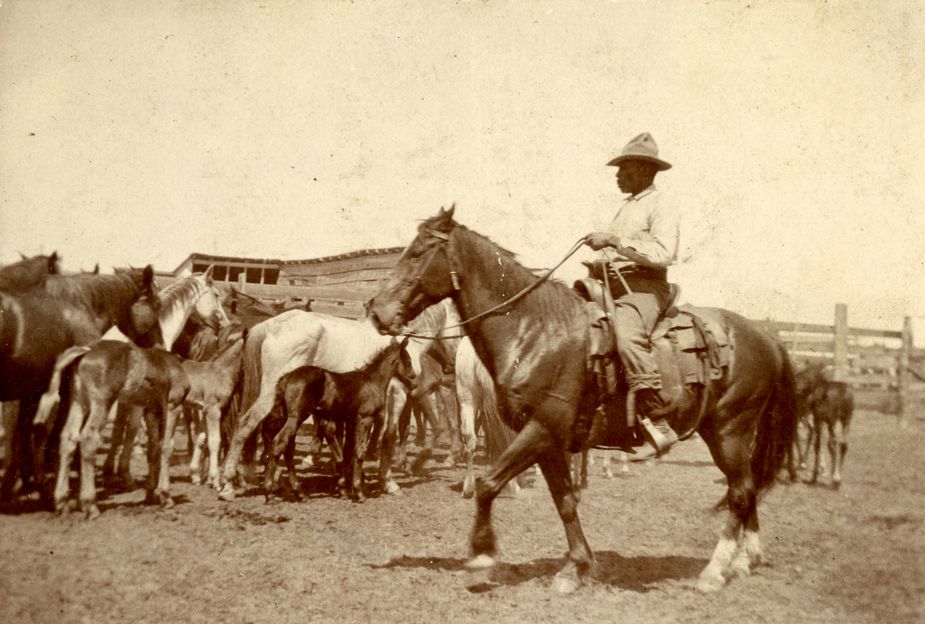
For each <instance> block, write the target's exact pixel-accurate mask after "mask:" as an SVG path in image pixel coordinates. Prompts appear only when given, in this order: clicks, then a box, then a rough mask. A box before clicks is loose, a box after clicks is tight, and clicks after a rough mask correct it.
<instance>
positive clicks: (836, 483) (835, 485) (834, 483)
mask: <svg viewBox="0 0 925 624" xmlns="http://www.w3.org/2000/svg"><path fill="white" fill-rule="evenodd" d="M840 488H841V481H832V489H833V490H838V489H840Z"/></svg>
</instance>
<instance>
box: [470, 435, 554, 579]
mask: <svg viewBox="0 0 925 624" xmlns="http://www.w3.org/2000/svg"><path fill="white" fill-rule="evenodd" d="M553 446H554V445H553V442H552V439H551V437H550V434H549V432H548V431H547V430H546V428H545V427H544V426H543V425H541V424H540V423H538V422H537V421H536V420H530V421H529V422H528V423H527V424H526V425H525V426H524V428H523V429H521V430H520V433H518V434H517V437H515V438H514V441H513V442H512V443H511V445H510V446H509V447H507V449H505V450H504V452H503V453H501V456H500V457H498V460H497V461H496V462H495V464H494V466H492V469H491V470H490V471H489V472H488V474H486V475H485V476H484V477H481V478H479V479H476V483H475V500H476V513H475V526H474V527H473V528H472V536H471V538H470V541H469V543H470V549H471V555H472V558H471V559H469V561H468V562H466V570H467V571H468V573H469V575H468V579H467V582H466V586H467V587H468V588H469V590H470V591H481V590H484V589H486V588H488V587H490V586H491V574H492V571H493V569H494V566H495V559H494V555H495V552H496V545H495V532H494V530H493V529H492V526H491V505H492V503H493V502H494V500H495V498H496V497H497V496H498V494H499V493H500V492H501V490H502V489H503V488H504V486H505V484H506V483H507V482H508V481H510V480H511V479H513V478H514V477H516V476H517V475H519V474H520V473H521V472H523V471H524V470H526V469H527V468H529V467H530V466H531V465H532V464H533V463H535V462H536V461H537V460H538V458H539V457H540V456H541V455H544V454H546V453H549V452H552V453H559V451H558V450H554V449H553ZM566 474H567V472H566Z"/></svg>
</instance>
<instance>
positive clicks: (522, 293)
mask: <svg viewBox="0 0 925 624" xmlns="http://www.w3.org/2000/svg"><path fill="white" fill-rule="evenodd" d="M422 231H423V232H425V233H427V234H428V235H430V236H433V237H434V238H437V239H439V240H440V241H442V243H443V244H440V243H437V244H435V245H433V246H432V247H431V249H430V250H429V251H430V253H431V255H430V257H428V258H427V260H426V262H424V263H422V266H421V269H420V270H418V271H417V275H416V276H415V278H414V282H413V284H412V287H411V293H412V295H413V296H412V297H410V299H411V301H409V302H408V303H409V304H410V303H414V301H416V298H417V297H420V296H421V292H420V290H421V289H420V286H421V283H422V281H423V280H422V278H421V276H422V275H424V274H425V273H426V270H427V269H428V268H429V267H430V264H431V262H433V259H434V257H435V256H436V253H435V252H436V250H437V249H442V248H444V246H445V245H448V244H449V242H450V233H449V232H440V231H438V230H433V229H430V228H422ZM587 240H588V237H587V236H582V237H581V238H580V239H578V241H577V242H576V243H575V244H574V245H572V248H571V249H569V251H568V253H567V254H565V256H564V257H563V258H562V259H561V260H559V262H558V263H556V265H555V266H553V267H552V268H551V269H549V270H548V271H546V272H545V273H543V274H542V275H540V276H538V277H537V278H536V280H534V281H532V282H530V283H529V284H527V285H526V286H524V287H523V288H522V289H521V290H519V291H518V292H517V293H515V294H514V295H513V296H512V297H510V298H509V299H506V300H504V301H502V302H501V303H499V304H497V305H494V306H492V307H490V308H488V309H487V310H483V311H482V312H479V313H478V314H475V315H473V316H470V317H469V318H467V319H463V320H462V321H460V322H459V323H456V324H454V325H449V326H447V327H444V328H443V329H445V330H446V329H457V328H459V327H465V326H466V325H468V324H470V323H474V322H475V321H478V320H481V319H483V318H485V317H487V316H491V315H492V314H495V313H496V312H499V311H501V310H503V309H505V308H507V307H508V306H510V305H513V304H514V303H516V302H517V301H520V300H521V299H523V298H524V297H526V296H527V295H528V294H529V293H530V292H531V291H532V290H534V289H535V288H536V287H537V286H539V285H540V284H542V283H543V282H545V281H546V280H548V279H549V278H550V276H552V274H553V272H555V271H556V269H558V268H559V267H561V266H562V265H563V264H564V263H565V261H566V260H568V259H569V258H571V257H572V256H573V255H575V253H576V252H577V251H578V250H579V249H581V247H582V246H583V245H584V244H585V243H586V242H587ZM405 253H407V250H406V251H405ZM402 257H404V253H403V254H402ZM446 260H447V264H448V265H450V271H449V274H450V282H451V284H452V285H453V290H454V291H455V292H459V291H460V274H459V272H458V271H456V270H455V269H454V268H453V266H452V262H451V260H450V256H449V254H447V255H446ZM399 261H401V258H399ZM405 307H407V305H406V304H405V303H404V302H403V303H402V308H405ZM401 335H402V336H408V337H409V338H423V339H426V340H451V339H455V338H464V337H465V334H464V333H463V334H459V335H455V336H439V335H433V336H431V335H427V334H415V333H411V332H407V331H404V332H402V334H401Z"/></svg>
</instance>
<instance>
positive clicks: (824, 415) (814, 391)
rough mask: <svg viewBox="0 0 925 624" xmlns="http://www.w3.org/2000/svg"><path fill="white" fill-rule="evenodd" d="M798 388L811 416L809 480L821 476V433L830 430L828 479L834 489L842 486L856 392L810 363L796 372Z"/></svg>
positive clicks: (808, 442) (808, 443)
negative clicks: (810, 468)
mask: <svg viewBox="0 0 925 624" xmlns="http://www.w3.org/2000/svg"><path fill="white" fill-rule="evenodd" d="M797 387H798V388H799V389H800V391H801V392H800V394H801V407H803V408H804V409H805V410H806V411H807V412H808V413H809V414H811V415H812V427H811V428H810V435H809V440H808V441H807V452H806V454H807V455H808V454H809V451H808V449H809V446H810V444H812V449H813V453H814V455H815V457H814V460H813V471H812V475H811V476H810V478H809V480H808V483H816V481H817V480H818V478H819V472H820V460H821V454H820V452H819V451H820V450H821V446H822V433H823V430H825V431H826V432H827V433H828V443H827V446H828V449H829V460H830V467H829V471H830V473H829V482H830V483H831V485H832V488H833V489H836V490H837V489H839V488H840V487H841V480H842V476H841V472H842V467H843V465H844V463H845V454H846V453H847V452H848V431H849V429H850V428H851V416H852V414H853V413H854V392H852V390H851V387H850V386H849V385H848V384H846V383H845V382H841V381H830V380H829V379H827V378H826V376H825V373H824V371H823V367H822V366H819V365H810V366H808V367H807V368H805V369H804V370H802V371H800V372H799V373H798V374H797Z"/></svg>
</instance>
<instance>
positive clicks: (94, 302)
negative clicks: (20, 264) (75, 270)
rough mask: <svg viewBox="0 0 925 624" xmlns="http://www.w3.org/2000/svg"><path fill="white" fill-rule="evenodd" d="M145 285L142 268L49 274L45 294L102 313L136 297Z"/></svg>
mask: <svg viewBox="0 0 925 624" xmlns="http://www.w3.org/2000/svg"><path fill="white" fill-rule="evenodd" d="M143 285H144V276H143V272H142V269H131V270H129V271H127V272H122V273H116V274H115V275H97V274H93V273H79V274H76V275H49V276H48V277H47V278H46V281H45V292H47V293H48V294H49V295H51V296H52V297H55V298H58V299H62V300H65V301H68V302H71V303H75V304H78V305H84V306H87V307H90V308H92V309H94V310H103V309H106V308H108V307H110V306H111V305H113V304H114V303H116V302H118V301H125V300H129V299H134V298H137V297H138V296H139V295H140V294H141V290H142V288H143Z"/></svg>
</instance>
